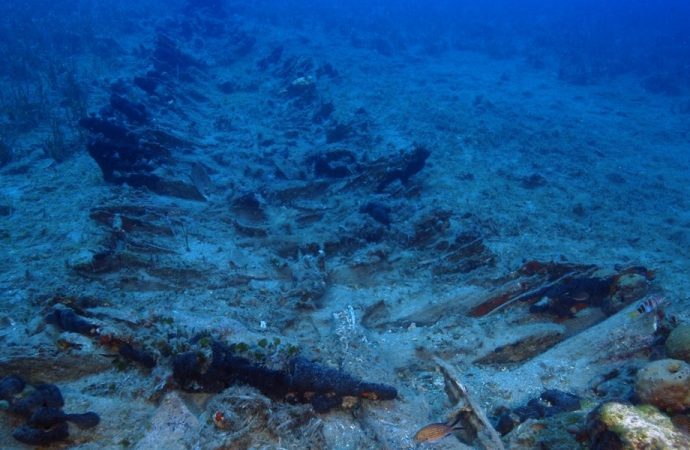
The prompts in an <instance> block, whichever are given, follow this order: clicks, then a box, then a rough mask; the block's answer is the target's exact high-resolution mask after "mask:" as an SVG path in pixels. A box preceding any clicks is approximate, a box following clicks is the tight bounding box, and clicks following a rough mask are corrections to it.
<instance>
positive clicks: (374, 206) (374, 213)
mask: <svg viewBox="0 0 690 450" xmlns="http://www.w3.org/2000/svg"><path fill="white" fill-rule="evenodd" d="M359 212H360V213H362V214H367V215H369V216H370V217H371V218H372V219H374V220H375V221H377V222H378V223H380V224H383V225H385V226H387V227H389V226H390V224H391V208H390V207H389V206H388V205H386V204H384V203H381V202H375V201H373V202H367V203H366V204H365V205H362V206H361V207H360V208H359Z"/></svg>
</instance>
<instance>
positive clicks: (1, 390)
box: [0, 375, 26, 403]
mask: <svg viewBox="0 0 690 450" xmlns="http://www.w3.org/2000/svg"><path fill="white" fill-rule="evenodd" d="M25 387H26V383H24V380H22V379H21V378H19V377H18V376H16V375H7V376H6V377H3V378H2V379H0V400H5V401H7V402H9V403H12V401H13V400H14V397H15V396H16V395H17V394H19V393H20V392H22V391H23V390H24V388H25Z"/></svg>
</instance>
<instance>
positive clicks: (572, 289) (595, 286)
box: [529, 276, 615, 317]
mask: <svg viewBox="0 0 690 450" xmlns="http://www.w3.org/2000/svg"><path fill="white" fill-rule="evenodd" d="M614 281H615V278H614V277H607V278H598V277H588V276H585V277H575V278H569V279H565V280H563V282H562V283H559V284H556V285H553V286H549V287H548V288H546V289H544V290H543V292H541V296H542V297H541V299H540V300H539V301H537V302H536V303H534V304H532V305H531V306H530V309H529V310H530V312H531V313H549V314H555V315H556V316H558V317H573V316H574V312H576V311H577V310H578V309H580V308H582V307H583V306H585V305H586V306H595V307H599V306H601V305H602V303H603V301H604V299H606V298H607V297H608V296H609V295H610V294H611V287H612V284H613V282H614Z"/></svg>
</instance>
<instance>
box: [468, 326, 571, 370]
mask: <svg viewBox="0 0 690 450" xmlns="http://www.w3.org/2000/svg"><path fill="white" fill-rule="evenodd" d="M564 338H565V334H564V333H562V332H557V331H553V332H549V333H543V334H537V335H531V336H527V337H525V338H522V339H519V340H517V341H516V342H513V343H511V344H508V345H502V346H499V347H496V348H495V349H493V350H492V351H491V352H490V353H488V354H486V355H484V356H482V357H480V358H477V359H475V360H474V363H475V364H516V363H522V362H525V361H528V360H530V359H532V358H533V357H535V356H537V355H541V354H542V353H544V352H545V351H546V350H548V349H550V348H551V347H553V346H554V345H556V344H558V343H559V342H561V341H562V340H563V339H564Z"/></svg>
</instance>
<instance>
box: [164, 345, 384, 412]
mask: <svg viewBox="0 0 690 450" xmlns="http://www.w3.org/2000/svg"><path fill="white" fill-rule="evenodd" d="M173 377H174V379H175V381H176V382H177V383H178V384H179V385H180V386H181V387H182V389H184V390H187V391H201V392H220V391H222V390H223V389H226V388H227V387H228V386H231V385H233V384H235V383H243V384H249V385H251V386H254V387H256V388H257V389H259V390H260V391H261V392H263V393H264V394H265V395H268V396H270V397H274V398H279V399H282V400H287V401H291V402H300V403H311V405H312V406H313V407H314V409H315V410H316V411H317V412H327V411H329V410H330V409H332V408H334V407H337V406H340V405H342V403H343V399H344V397H356V398H365V399H369V400H392V399H395V398H396V397H397V391H396V389H395V388H394V387H392V386H388V385H385V384H377V383H368V382H365V381H362V380H360V379H358V378H355V377H353V376H351V375H349V374H347V373H345V372H341V371H339V370H336V369H332V368H329V367H325V366H322V365H320V364H317V363H315V362H312V361H309V360H307V359H305V358H301V357H296V358H293V359H291V360H290V361H289V362H288V367H287V369H285V370H273V369H269V368H267V367H264V366H261V365H258V364H255V363H254V362H252V361H251V360H249V359H247V358H243V357H239V356H235V355H234V353H233V351H232V349H231V348H230V347H228V346H225V345H223V344H221V343H219V342H217V341H214V342H213V343H212V359H211V361H207V360H206V358H204V356H203V355H201V354H200V353H198V352H187V353H182V354H180V355H177V356H176V357H175V358H174V360H173Z"/></svg>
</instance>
